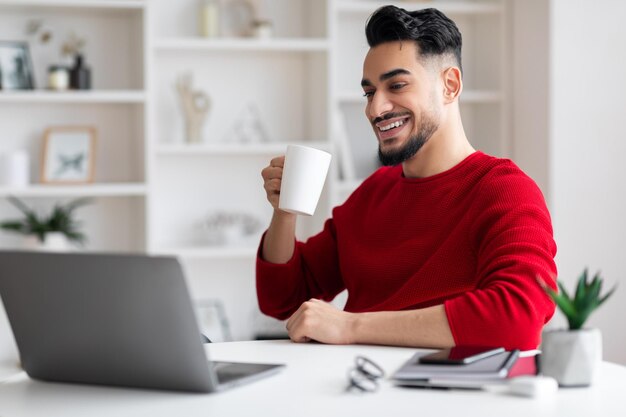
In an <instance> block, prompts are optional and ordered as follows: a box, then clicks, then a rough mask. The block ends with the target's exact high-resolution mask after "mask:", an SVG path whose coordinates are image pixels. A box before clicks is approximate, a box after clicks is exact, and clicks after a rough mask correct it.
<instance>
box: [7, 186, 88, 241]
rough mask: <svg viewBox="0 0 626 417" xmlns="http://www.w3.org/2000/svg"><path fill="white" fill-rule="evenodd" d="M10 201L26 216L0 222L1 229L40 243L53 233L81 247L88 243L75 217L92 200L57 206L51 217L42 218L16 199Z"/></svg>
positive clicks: (83, 199) (12, 198) (80, 199)
mask: <svg viewBox="0 0 626 417" xmlns="http://www.w3.org/2000/svg"><path fill="white" fill-rule="evenodd" d="M8 200H9V202H10V203H11V204H13V205H14V206H15V207H16V208H17V209H18V210H19V211H21V212H22V213H23V214H24V218H23V219H20V220H9V221H3V222H0V229H4V230H7V231H11V232H16V233H21V234H23V235H35V236H37V238H38V239H39V241H40V242H44V241H45V239H46V234H48V233H53V232H60V233H63V234H64V235H65V236H66V237H67V238H68V240H70V241H72V242H75V243H77V244H79V245H84V244H85V242H86V241H87V238H86V236H85V235H84V234H83V233H82V232H80V231H79V227H80V223H78V222H77V221H76V220H75V219H74V218H73V215H74V210H76V209H77V208H78V207H80V206H84V205H85V204H88V203H90V202H91V199H88V198H79V199H76V200H73V201H70V202H69V203H67V204H65V205H62V204H55V206H54V208H53V209H52V212H51V213H50V215H49V216H40V215H39V214H38V213H36V212H35V211H34V210H32V209H30V208H29V207H28V206H27V205H26V204H25V203H24V202H22V201H21V200H19V199H17V198H15V197H8Z"/></svg>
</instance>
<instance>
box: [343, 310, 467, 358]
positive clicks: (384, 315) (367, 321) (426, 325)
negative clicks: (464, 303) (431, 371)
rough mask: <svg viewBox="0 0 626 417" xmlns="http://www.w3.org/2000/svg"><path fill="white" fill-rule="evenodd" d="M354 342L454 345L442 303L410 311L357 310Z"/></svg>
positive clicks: (401, 344)
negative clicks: (370, 311) (367, 311)
mask: <svg viewBox="0 0 626 417" xmlns="http://www.w3.org/2000/svg"><path fill="white" fill-rule="evenodd" d="M351 339H352V343H360V344H376V345H391V346H413V347H432V348H444V347H452V346H454V345H455V343H454V338H453V337H452V332H451V330H450V326H449V324H448V318H447V316H446V311H445V308H444V306H443V305H437V306H433V307H428V308H423V309H419V310H407V311H381V312H372V313H357V314H356V315H355V317H354V323H353V326H352V338H351Z"/></svg>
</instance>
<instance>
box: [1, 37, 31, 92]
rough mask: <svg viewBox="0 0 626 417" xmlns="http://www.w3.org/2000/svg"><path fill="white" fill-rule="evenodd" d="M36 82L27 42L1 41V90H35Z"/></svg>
mask: <svg viewBox="0 0 626 417" xmlns="http://www.w3.org/2000/svg"><path fill="white" fill-rule="evenodd" d="M34 88H35V81H34V76H33V64H32V61H31V59H30V49H29V47H28V43H27V42H22V41H0V90H33V89H34Z"/></svg>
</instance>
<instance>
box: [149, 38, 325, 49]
mask: <svg viewBox="0 0 626 417" xmlns="http://www.w3.org/2000/svg"><path fill="white" fill-rule="evenodd" d="M328 46H329V44H328V41H327V40H326V39H295V38H293V39H198V38H195V37H193V38H191V37H189V38H172V39H162V40H159V41H157V42H156V45H155V47H156V49H157V50H159V51H161V52H168V51H169V52H180V51H185V50H186V51H206V52H209V51H227V52H239V51H256V52H263V51H267V52H269V51H283V52H316V51H317V52H324V51H326V50H328Z"/></svg>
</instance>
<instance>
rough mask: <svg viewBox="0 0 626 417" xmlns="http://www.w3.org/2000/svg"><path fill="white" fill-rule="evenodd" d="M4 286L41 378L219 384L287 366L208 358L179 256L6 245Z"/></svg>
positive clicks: (187, 387) (193, 387)
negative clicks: (67, 251) (11, 248)
mask: <svg viewBox="0 0 626 417" xmlns="http://www.w3.org/2000/svg"><path fill="white" fill-rule="evenodd" d="M0 295H1V296H2V301H3V303H4V307H5V309H6V312H7V316H8V318H9V322H10V323H11V328H12V330H13V334H14V336H15V341H16V343H17V347H18V349H19V352H20V359H21V362H22V366H23V368H24V370H25V371H26V372H27V373H28V375H29V376H30V377H31V378H34V379H39V380H45V381H57V382H70V383H87V384H100V385H115V386H124V387H140V388H153V389H165V390H180V391H194V392H212V391H218V390H222V389H225V388H227V387H231V386H234V385H239V384H241V383H244V382H250V381H253V380H255V379H258V378H261V377H263V376H267V375H270V374H272V373H275V372H277V371H278V370H279V369H281V368H282V367H283V366H284V365H276V364H251V363H223V362H211V361H207V355H206V353H205V351H204V347H203V344H202V341H201V334H200V330H199V327H198V324H197V322H196V317H195V315H194V311H193V308H192V304H191V299H190V297H189V293H188V291H187V287H186V285H185V280H184V276H183V271H182V268H181V266H180V264H179V262H178V261H177V260H176V259H175V258H169V257H149V256H140V255H112V254H80V253H71V254H59V253H56V254H53V253H43V252H17V251H11V252H7V251H0Z"/></svg>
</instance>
